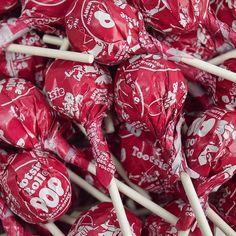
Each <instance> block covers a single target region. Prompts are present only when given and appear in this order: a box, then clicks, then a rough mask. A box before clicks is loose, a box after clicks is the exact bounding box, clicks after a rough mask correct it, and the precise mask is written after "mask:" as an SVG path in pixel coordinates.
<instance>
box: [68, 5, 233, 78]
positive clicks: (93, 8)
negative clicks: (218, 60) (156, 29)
mask: <svg viewBox="0 0 236 236" xmlns="http://www.w3.org/2000/svg"><path fill="white" fill-rule="evenodd" d="M66 31H67V35H68V39H69V41H70V43H71V45H72V48H73V49H75V50H78V51H81V52H85V53H90V54H92V55H94V57H95V59H96V60H97V61H98V62H99V63H102V64H107V65H111V64H118V63H120V62H121V61H124V60H126V59H128V58H129V57H131V56H133V55H137V54H140V53H147V52H149V53H160V54H161V55H163V56H166V57H168V58H169V59H172V60H180V61H182V62H184V63H187V64H190V65H192V66H194V67H197V68H201V69H203V70H206V71H208V72H210V73H213V74H218V75H221V76H222V77H224V78H227V79H229V80H235V75H234V76H233V74H234V73H232V72H230V71H225V70H223V69H222V68H219V67H215V66H213V65H209V64H208V63H205V62H203V61H200V60H197V59H195V58H191V56H189V55H186V54H185V53H183V52H181V51H179V50H176V49H173V48H171V47H169V46H167V45H166V44H165V43H162V42H160V41H158V40H156V39H155V38H154V37H151V35H149V34H148V33H147V31H146V30H145V27H144V21H143V20H142V15H141V13H140V12H138V10H136V9H134V8H133V7H131V6H130V5H128V4H125V3H123V2H122V1H121V2H119V1H118V2H117V1H115V2H114V1H112V0H108V1H100V2H90V1H88V0H86V1H83V2H81V1H75V2H74V4H72V5H71V7H70V9H69V10H68V13H67V15H66Z"/></svg>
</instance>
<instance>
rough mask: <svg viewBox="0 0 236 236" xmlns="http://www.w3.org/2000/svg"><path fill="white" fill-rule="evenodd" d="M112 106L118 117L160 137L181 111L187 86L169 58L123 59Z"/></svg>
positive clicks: (143, 56) (143, 57) (117, 75)
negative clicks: (124, 60) (113, 105)
mask: <svg viewBox="0 0 236 236" xmlns="http://www.w3.org/2000/svg"><path fill="white" fill-rule="evenodd" d="M114 90H115V108H116V111H117V113H118V115H119V116H120V118H122V120H124V121H125V122H127V123H129V124H131V125H132V126H135V127H136V128H140V129H143V130H145V131H150V132H151V133H152V134H153V135H155V136H156V137H162V136H163V135H164V134H165V132H166V127H167V126H168V124H170V123H171V122H172V121H173V120H175V119H176V117H177V116H178V115H179V114H180V113H181V111H182V106H183V103H184V101H185V98H186V95H187V86H186V82H185V79H184V77H183V75H182V73H181V71H180V70H179V69H178V68H177V67H176V65H175V64H174V63H172V62H170V61H167V60H164V59H161V58H160V57H158V56H154V55H140V56H135V57H133V58H131V59H130V60H128V61H126V62H125V63H123V64H122V65H121V66H120V67H119V69H118V71H117V74H116V80H115V89H114Z"/></svg>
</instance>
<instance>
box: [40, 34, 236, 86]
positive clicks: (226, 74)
mask: <svg viewBox="0 0 236 236" xmlns="http://www.w3.org/2000/svg"><path fill="white" fill-rule="evenodd" d="M56 38H57V39H56ZM60 40H61V39H60V38H58V37H56V36H51V35H44V37H43V41H44V42H45V43H50V44H52V45H58V46H60V45H61V44H59V43H60ZM185 55H186V57H184V55H181V57H180V61H181V62H183V63H185V64H187V65H190V66H192V67H195V68H198V69H201V70H203V71H206V72H208V73H211V74H213V75H217V76H220V77H222V78H224V79H227V80H230V81H232V82H236V73H234V72H232V71H229V70H226V69H223V68H221V67H218V66H215V65H212V64H211V63H209V62H205V61H202V60H200V59H197V58H193V57H192V56H190V55H189V56H188V54H186V53H185ZM170 59H171V58H170ZM175 59H176V58H175ZM175 59H174V60H175Z"/></svg>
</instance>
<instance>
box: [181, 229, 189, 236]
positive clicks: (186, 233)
mask: <svg viewBox="0 0 236 236" xmlns="http://www.w3.org/2000/svg"><path fill="white" fill-rule="evenodd" d="M189 232H190V229H187V230H186V231H178V236H188V235H189Z"/></svg>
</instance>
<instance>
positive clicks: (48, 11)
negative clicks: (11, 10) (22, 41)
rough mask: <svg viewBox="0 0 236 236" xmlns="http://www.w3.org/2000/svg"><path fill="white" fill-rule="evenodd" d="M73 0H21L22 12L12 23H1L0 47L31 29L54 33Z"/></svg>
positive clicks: (59, 26)
mask: <svg viewBox="0 0 236 236" xmlns="http://www.w3.org/2000/svg"><path fill="white" fill-rule="evenodd" d="M72 2H73V0H22V13H21V16H20V17H19V18H18V19H17V21H16V22H15V23H14V24H12V25H8V24H2V26H1V28H0V32H1V36H0V47H1V48H3V47H5V46H7V44H9V43H11V42H12V41H14V40H15V39H17V38H19V37H20V36H22V35H23V34H24V33H26V32H28V31H30V30H31V29H37V30H40V31H43V32H48V33H55V32H57V31H58V29H61V26H62V25H63V23H64V17H65V12H66V10H67V9H68V7H69V6H70V4H71V3H72Z"/></svg>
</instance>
